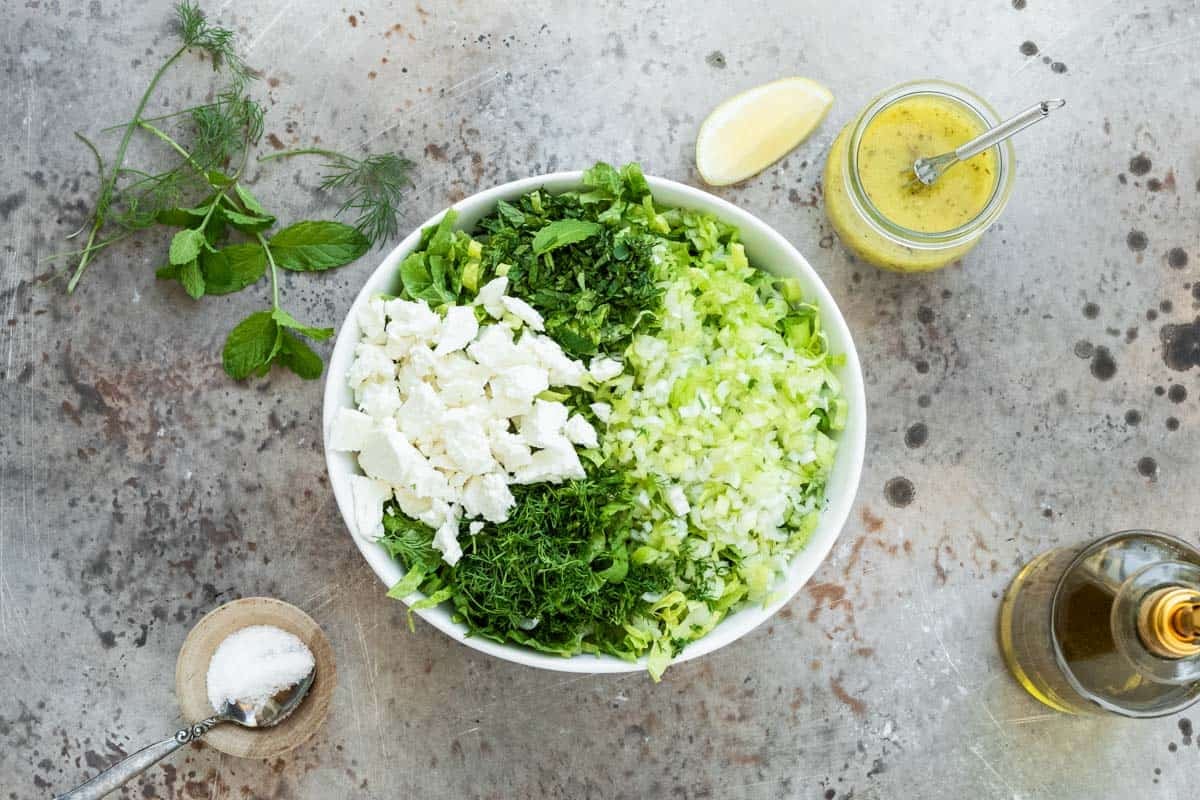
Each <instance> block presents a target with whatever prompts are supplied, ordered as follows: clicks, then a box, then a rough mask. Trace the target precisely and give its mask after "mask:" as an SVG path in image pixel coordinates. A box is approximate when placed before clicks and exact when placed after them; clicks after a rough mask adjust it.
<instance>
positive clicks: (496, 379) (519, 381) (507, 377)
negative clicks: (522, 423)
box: [488, 364, 550, 416]
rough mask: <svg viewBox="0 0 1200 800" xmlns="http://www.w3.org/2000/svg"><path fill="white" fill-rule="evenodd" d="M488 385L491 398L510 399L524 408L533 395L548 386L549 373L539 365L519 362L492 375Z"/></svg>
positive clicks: (528, 404)
mask: <svg viewBox="0 0 1200 800" xmlns="http://www.w3.org/2000/svg"><path fill="white" fill-rule="evenodd" d="M488 386H489V387H491V390H492V397H493V398H503V399H504V400H510V401H512V403H513V404H514V405H517V406H519V407H520V408H522V409H524V408H526V407H528V406H530V405H532V404H533V399H534V398H535V397H537V396H538V395H539V394H541V393H542V392H544V391H546V390H547V389H549V388H550V375H549V374H548V373H547V372H546V370H544V369H542V368H541V367H537V366H534V365H532V364H519V365H517V366H513V367H509V368H508V369H506V370H504V371H503V372H501V373H500V374H498V375H495V376H493V377H492V378H491V380H489V381H488ZM508 416H516V415H515V414H509V415H508Z"/></svg>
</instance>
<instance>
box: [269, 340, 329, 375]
mask: <svg viewBox="0 0 1200 800" xmlns="http://www.w3.org/2000/svg"><path fill="white" fill-rule="evenodd" d="M331 333H332V331H331ZM281 334H282V335H281V337H280V347H279V355H277V356H276V357H275V360H276V361H277V362H278V363H280V364H282V365H283V366H285V367H287V368H288V369H290V370H291V371H292V372H294V373H296V374H297V375H299V376H300V377H301V378H303V379H304V380H306V381H312V380H316V379H317V378H319V377H321V370H322V369H323V368H324V365H323V364H322V363H321V357H320V356H319V355H317V354H316V353H314V352H313V349H312V348H311V347H309V346H308V345H307V344H305V343H304V341H303V340H301V339H297V338H296V337H295V336H292V335H291V334H290V333H287V332H286V331H281Z"/></svg>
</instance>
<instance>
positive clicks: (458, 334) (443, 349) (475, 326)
mask: <svg viewBox="0 0 1200 800" xmlns="http://www.w3.org/2000/svg"><path fill="white" fill-rule="evenodd" d="M478 333H479V322H478V321H477V320H476V319H475V309H473V308H471V307H470V306H451V307H450V308H448V309H446V318H445V319H443V320H442V329H441V330H440V331H439V332H438V336H437V347H435V348H434V350H433V354H434V355H435V356H444V355H446V354H447V353H453V352H454V351H456V350H462V349H463V348H464V347H466V346H467V345H468V344H470V342H471V341H472V340H473V339H474V338H475V336H476V334H478Z"/></svg>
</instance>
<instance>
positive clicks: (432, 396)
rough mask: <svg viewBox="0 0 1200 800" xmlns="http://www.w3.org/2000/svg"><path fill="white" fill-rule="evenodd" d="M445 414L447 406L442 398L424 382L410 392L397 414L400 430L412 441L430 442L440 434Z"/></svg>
mask: <svg viewBox="0 0 1200 800" xmlns="http://www.w3.org/2000/svg"><path fill="white" fill-rule="evenodd" d="M445 413H446V404H445V403H443V402H442V398H441V397H439V396H438V393H437V392H436V391H434V389H433V387H432V386H430V385H429V384H428V383H425V382H424V381H422V382H420V383H418V384H417V385H416V386H414V387H413V388H412V389H411V390H410V391H409V393H408V399H406V400H405V401H404V405H402V406H400V411H399V413H398V414H397V416H398V417H399V420H400V430H401V431H403V432H404V435H405V436H407V437H408V438H409V440H410V441H413V442H425V441H428V440H430V439H432V438H435V437H434V434H436V433H438V432H440V430H441V420H442V415H444V414H445Z"/></svg>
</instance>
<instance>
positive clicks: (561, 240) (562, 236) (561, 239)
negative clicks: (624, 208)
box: [533, 219, 603, 256]
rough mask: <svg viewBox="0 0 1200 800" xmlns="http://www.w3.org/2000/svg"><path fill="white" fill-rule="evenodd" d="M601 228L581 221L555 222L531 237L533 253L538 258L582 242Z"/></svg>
mask: <svg viewBox="0 0 1200 800" xmlns="http://www.w3.org/2000/svg"><path fill="white" fill-rule="evenodd" d="M602 227H603V226H602V225H600V223H598V222H587V221H585V220H581V219H560V220H555V221H554V222H551V223H550V224H549V225H546V226H545V227H544V228H542V229H541V230H540V231H538V232H537V234H536V235H535V236H534V237H533V252H534V254H535V255H539V256H540V255H542V254H543V253H549V252H550V251H551V250H556V249H557V248H559V247H563V246H564V245H568V244H574V243H575V242H582V241H584V240H586V239H590V238H592V237H593V236H595V235H596V234H597V233H599V232H600V230H601V228H602Z"/></svg>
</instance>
